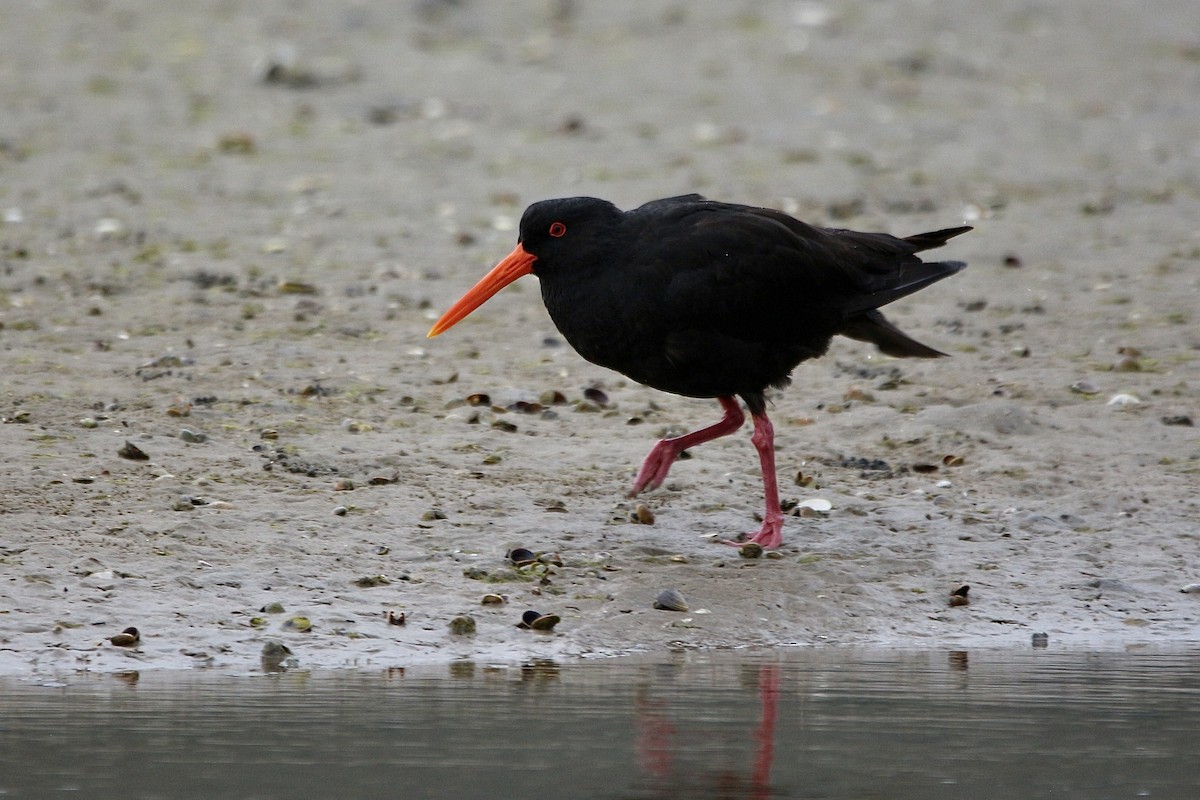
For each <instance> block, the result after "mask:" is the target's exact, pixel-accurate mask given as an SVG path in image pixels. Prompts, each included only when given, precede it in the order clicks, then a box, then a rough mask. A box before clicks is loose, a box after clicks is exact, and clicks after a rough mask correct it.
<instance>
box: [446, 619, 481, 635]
mask: <svg viewBox="0 0 1200 800" xmlns="http://www.w3.org/2000/svg"><path fill="white" fill-rule="evenodd" d="M450 632H451V633H453V634H454V635H455V636H471V635H473V634H474V633H475V618H474V617H470V616H467V615H466V614H459V615H458V616H457V617H455V618H454V619H452V620H450Z"/></svg>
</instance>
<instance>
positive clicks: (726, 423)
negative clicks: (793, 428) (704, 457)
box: [629, 397, 779, 547]
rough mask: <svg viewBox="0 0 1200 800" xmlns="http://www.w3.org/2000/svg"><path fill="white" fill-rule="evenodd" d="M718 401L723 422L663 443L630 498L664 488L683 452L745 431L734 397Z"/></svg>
mask: <svg viewBox="0 0 1200 800" xmlns="http://www.w3.org/2000/svg"><path fill="white" fill-rule="evenodd" d="M717 400H718V401H719V402H720V403H721V408H723V409H725V416H724V417H722V418H721V421H720V422H718V423H717V424H715V425H710V426H708V427H707V428H701V429H700V430H698V431H692V432H691V433H685V434H684V435H683V436H676V437H675V438H674V439H660V440H659V442H658V444H656V445H654V448H653V449H652V450H651V451H650V455H648V456H646V460H645V461H643V462H642V468H641V469H640V470H638V474H637V478H636V479H634V481H633V488H632V489H630V490H629V496H630V497H637V495H638V493H639V492H642V491H643V490H645V489H657V488H658V487H659V486H661V485H662V482H663V481H664V480H666V478H667V473H668V472H669V471H670V470H671V465H672V464H674V463H675V459H677V458H679V454H680V453H682V452H683V451H684V450H687V449H688V448H689V447H694V446H695V445H698V444H703V443H704V442H711V441H712V440H713V439H716V438H719V437H721V436H726V435H728V434H730V433H733V432H734V431H736V430H737V429H738V428H740V427H742V422H744V421H745V419H746V415H745V414H743V413H742V408H741V406H739V405H738V402H737V400H735V399H734V398H732V397H718V398H717ZM764 419H765V417H764ZM754 426H755V434H754V435H755V436H757V435H758V432H757V431H758V418H757V417H755V422H754ZM770 427H771V423H769V422H768V423H767V430H768V442H769V441H770ZM759 453H760V454H761V453H762V451H761V450H760V451H759ZM772 457H773V456H772ZM772 463H774V462H772ZM771 475H772V476H774V475H775V467H774V466H772V467H771ZM775 508H776V509H778V508H779V502H778V499H776V502H775ZM764 547H765V545H764Z"/></svg>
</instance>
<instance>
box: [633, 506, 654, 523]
mask: <svg viewBox="0 0 1200 800" xmlns="http://www.w3.org/2000/svg"><path fill="white" fill-rule="evenodd" d="M629 516H630V517H632V520H633V522H636V523H637V524H639V525H653V524H654V512H653V511H651V510H650V508H649V507H648V506H647V505H646V504H645V503H638V504H637V508H635V509H634V510H633V513H632V514H630V515H629Z"/></svg>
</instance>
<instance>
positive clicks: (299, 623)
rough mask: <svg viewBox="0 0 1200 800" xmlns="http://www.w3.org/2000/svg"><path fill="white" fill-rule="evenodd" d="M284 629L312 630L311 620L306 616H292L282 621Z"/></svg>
mask: <svg viewBox="0 0 1200 800" xmlns="http://www.w3.org/2000/svg"><path fill="white" fill-rule="evenodd" d="M283 627H284V629H285V630H289V631H299V632H300V633H308V632H309V631H311V630H312V620H310V619H309V618H308V617H292V618H291V619H288V620H285V621H284V623H283Z"/></svg>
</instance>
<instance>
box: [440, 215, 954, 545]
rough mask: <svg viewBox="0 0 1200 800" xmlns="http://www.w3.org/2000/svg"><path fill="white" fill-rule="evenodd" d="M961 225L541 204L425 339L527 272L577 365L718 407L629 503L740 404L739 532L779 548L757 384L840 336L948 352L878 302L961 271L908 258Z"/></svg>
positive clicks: (901, 352) (669, 452)
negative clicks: (746, 496)
mask: <svg viewBox="0 0 1200 800" xmlns="http://www.w3.org/2000/svg"><path fill="white" fill-rule="evenodd" d="M969 230H971V229H970V228H969V227H959V228H947V229H945V230H940V231H934V232H932V233H921V234H917V235H916V236H909V237H907V238H904V239H898V238H896V237H894V236H890V235H888V234H886V233H859V232H856V231H848V230H838V229H833V228H816V227H813V226H811V225H807V224H805V223H803V222H801V221H799V220H797V219H794V218H792V217H789V216H788V215H786V214H784V213H782V212H779V211H774V210H772V209H769V208H753V207H750V206H742V205H734V204H730V203H718V202H714V201H711V200H706V199H705V198H703V197H701V196H700V195H695V194H692V195H685V196H683V197H670V198H666V199H664V200H655V201H653V202H650V203H646V204H645V205H643V206H641V207H640V208H636V209H634V210H632V211H621V210H620V209H619V208H617V207H616V206H614V205H613V204H612V203H609V202H608V201H606V200H597V199H595V198H592V197H572V198H566V199H561V200H543V201H542V202H540V203H534V204H533V205H531V206H530V207H529V208H527V209H526V210H525V214H524V216H522V217H521V232H520V237H519V238H518V240H517V247H516V249H515V250H513V251H512V253H510V254H509V255H508V257H507V258H505V259H504V260H503V261H501V262H500V263H499V264H497V265H496V267H495V268H494V269H492V271H491V272H489V273H488V274H487V275H486V276H484V278H483V280H481V281H479V283H478V284H476V285H475V287H474V288H472V289H471V290H470V291H469V292H467V293H466V294H465V295H464V296H463V297H462V299H461V300H459V301H458V302H457V303H455V304H454V305H453V306H451V307H450V309H449V310H447V311H446V313H445V314H443V315H442V318H441V319H439V320H438V321H437V323H436V324H435V325H434V326H433V328H432V329H431V330H430V331H429V336H431V337H433V336H437V335H438V334H439V333H441V332H443V331H444V330H446V329H447V328H449V327H450V326H452V325H454V324H455V323H457V322H459V321H460V320H462V319H463V318H464V317H466V316H467V315H468V314H470V313H471V312H472V311H474V310H475V309H476V308H478V307H479V306H480V305H482V304H483V303H484V302H485V301H486V300H487V299H488V298H489V297H491V296H492V295H494V294H495V293H496V292H498V291H500V289H502V288H504V287H505V286H507V285H508V284H509V283H512V282H513V281H515V280H516V279H517V278H519V277H521V276H522V275H528V274H530V273H532V274H534V275H537V276H538V278H540V279H541V286H542V300H543V301H544V302H545V304H546V309H547V310H548V311H549V312H550V317H551V319H553V320H554V324H555V325H556V326H558V330H559V331H560V332H561V333H562V335H563V336H564V337H566V339H567V341H568V342H570V343H571V346H572V347H574V348H575V349H576V350H577V351H578V352H579V354H580V355H581V356H583V357H584V358H586V359H587V360H588V361H591V362H592V363H595V364H599V365H600V366H602V367H608V368H610V369H614V370H616V371H618V372H621V373H623V374H625V375H627V376H629V377H630V378H632V379H634V380H635V381H638V382H639V383H644V384H646V385H647V386H653V387H654V388H656V389H661V390H663V391H665V392H673V393H675V394H681V395H686V396H688V397H715V398H717V400H718V401H719V402H720V403H721V407H722V408H723V409H724V410H725V416H724V417H723V418H722V419H721V421H720V422H718V423H716V424H715V425H711V426H709V427H707V428H703V429H701V430H698V431H693V432H692V433H688V434H685V435H683V436H678V437H675V438H673V439H663V440H661V441H659V442H658V444H656V445H655V446H654V449H652V450H651V451H650V455H648V456H647V457H646V460H645V461H644V462H643V463H642V468H641V470H640V471H639V472H638V475H637V478H636V479H635V480H634V482H633V488H632V489H630V491H629V495H630V496H631V497H632V496H634V495H636V494H638V493H639V492H641V491H643V490H646V489H654V488H656V487H657V486H659V485H660V484H661V483H662V482H663V480H664V479H665V478H666V477H667V471H668V470H669V469H670V468H671V464H672V463H674V461H675V459H676V458H678V457H679V454H680V453H681V452H683V451H684V450H686V449H687V448H689V447H692V446H693V445H698V444H700V443H701V442H707V441H709V440H711V439H715V438H717V437H718V436H724V435H726V434H729V433H732V432H734V431H735V430H737V429H738V428H739V427H741V425H742V422H743V420H744V419H745V415H744V414H743V413H742V410H741V407H740V406H739V405H738V402H737V400H736V399H735V397H741V398H742V400H744V401H745V403H746V407H747V408H748V409H750V414H751V416H752V417H753V419H754V434H753V436H752V437H751V439H750V440H751V441H752V442H753V443H754V447H755V449H757V450H758V457H759V460H760V461H761V463H762V476H763V488H764V491H765V493H766V501H767V507H766V512H765V513H764V514H763V524H762V528H761V529H760V530H759V531H758V532H757V533H755V534H754V535H753V536H752V537H750V538H751V540H752V541H755V542H758V543H759V544H760V545H762V546H763V547H778V546H779V545H780V544H782V542H783V532H782V528H783V514H782V512H781V511H780V508H779V490H778V487H777V485H776V480H775V450H774V430H773V429H772V427H771V422H770V420H768V419H767V409H766V406H767V404H766V397H765V395H764V393H765V392H766V390H767V388H768V387H777V388H779V387H783V386H786V385H787V384H788V383H790V382H791V374H792V370H793V369H794V368H795V367H796V365H797V364H799V363H800V362H801V361H805V360H807V359H810V358H816V357H817V356H820V355H823V354H824V353H825V350H826V349H827V348H828V347H829V341H830V339H831V338H832V337H833V336H834V335H835V334H841V335H843V336H849V337H850V338H852V339H858V340H860V341H865V342H871V343H873V344H875V345H876V346H878V347H879V349H880V350H882V351H883V352H884V353H886V354H888V355H890V356H897V357H915V358H934V357H937V356H942V355H945V354H944V353H939V352H938V351H937V350H934V349H933V348H931V347H927V346H926V345H923V344H921V343H920V342H917V341H915V340H913V339H911V338H909V337H908V336H907V335H905V334H904V333H903V332H902V331H901V330H900V329H899V328H897V327H895V326H894V325H892V324H891V323H890V322H888V321H887V320H886V319H885V318H884V316H883V314H881V313H879V311H878V309H879V307H880V306H883V305H886V304H888V303H890V302H892V301H893V300H897V299H899V298H901V297H904V296H905V295H907V294H912V293H913V292H916V291H918V290H920V289H923V288H925V287H926V286H928V285H929V284H931V283H934V282H935V281H939V280H941V279H942V278H945V277H947V276H950V275H953V274H954V273H956V272H958V271H959V270H961V269H962V268H963V267H964V266H966V265H965V264H964V263H962V262H961V261H937V262H931V263H927V262H923V261H921V259H920V258H918V257H917V256H916V255H915V254H916V253H918V252H920V251H922V250H929V249H931V248H934V247H941V246H942V245H943V244H945V243H946V241H947V240H948V239H950V238H951V237H953V236H958V235H959V234H961V233H965V232H967V231H969Z"/></svg>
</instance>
